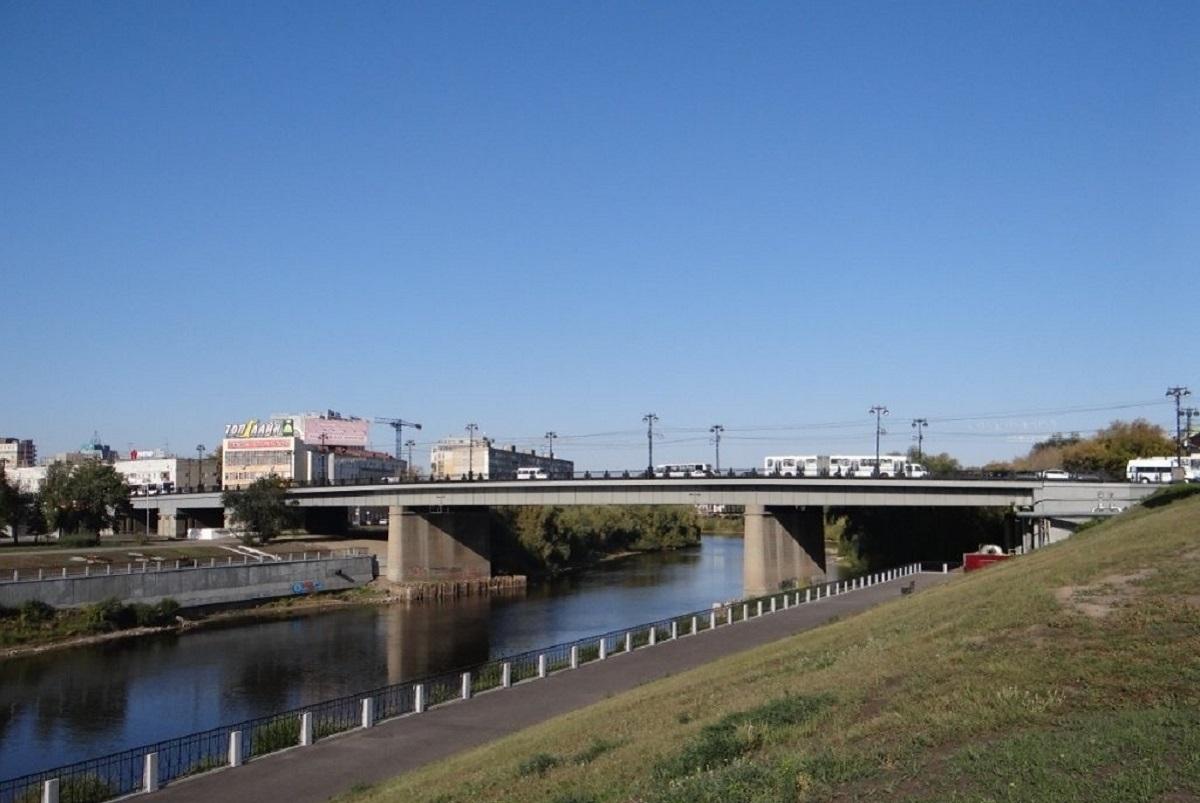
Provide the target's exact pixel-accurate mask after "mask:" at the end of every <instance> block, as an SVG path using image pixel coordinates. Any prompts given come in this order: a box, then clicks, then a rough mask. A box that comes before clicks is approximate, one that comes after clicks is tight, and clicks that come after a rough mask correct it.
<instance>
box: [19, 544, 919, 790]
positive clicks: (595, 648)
mask: <svg viewBox="0 0 1200 803" xmlns="http://www.w3.org/2000/svg"><path fill="white" fill-rule="evenodd" d="M921 571H939V572H940V571H942V564H917V563H914V564H909V565H907V566H903V567H899V568H896V569H891V570H887V571H882V572H876V573H874V574H870V575H867V576H864V577H859V578H854V579H851V580H834V581H829V582H824V583H818V584H816V585H810V586H805V587H802V588H801V587H792V588H785V589H781V590H779V591H776V592H773V593H770V594H766V595H763V596H758V597H750V598H744V599H739V600H733V601H727V602H722V603H716V604H714V605H712V606H711V607H708V608H702V609H698V610H694V611H689V612H686V613H682V614H677V615H674V616H669V617H666V618H663V619H658V620H656V621H652V622H645V623H642V624H638V625H634V626H632V627H626V628H620V629H617V630H611V631H609V632H607V633H602V634H598V635H592V636H587V637H584V638H580V639H576V640H574V641H567V642H562V643H560V644H554V645H551V646H549V647H540V648H537V649H532V650H526V651H523V652H519V653H514V654H510V655H506V656H503V657H500V658H496V659H494V660H490V661H487V662H485V663H482V664H476V665H471V666H467V667H462V668H459V669H456V670H453V671H448V672H443V673H440V674H437V675H433V676H429V677H424V678H420V679H417V680H411V681H406V682H403V683H397V684H392V685H388V686H381V687H377V688H374V689H368V690H365V691H362V692H358V693H355V694H348V695H343V696H341V697H336V698H333V699H329V700H323V701H319V702H315V703H312V704H309V705H304V706H299V707H296V708H292V709H289V710H287V711H283V712H280V713H277V714H272V715H269V716H264V717H257V718H255V719H249V720H244V721H241V722H236V723H232V724H229V725H223V726H221V727H217V728H212V729H209V730H205V731H200V732H197V733H191V734H188V735H185V736H180V737H177V738H173V739H166V740H163V741H159V742H154V743H151V744H145V745H141V746H138V747H133V748H129V749H127V750H122V751H120V752H117V753H112V754H110V755H107V756H102V757H99V758H94V759H89V760H86V761H79V762H75V763H73V764H68V765H65V766H61V767H55V768H53V769H48V770H44V771H41V772H36V773H31V774H28V775H23V776H21V777H18V778H12V779H9V780H4V781H0V803H24V801H36V800H41V799H44V798H43V796H44V795H48V796H49V799H52V800H57V801H62V803H67V801H81V800H87V801H89V802H90V803H99V802H100V801H105V800H111V799H113V798H117V797H123V796H126V795H130V794H136V793H139V792H148V791H154V790H155V789H158V788H159V787H160V786H162V785H164V784H168V783H171V782H173V781H178V780H180V779H183V778H186V777H188V776H191V775H196V774H198V773H201V772H207V771H209V770H215V769H218V768H222V767H229V766H239V765H241V764H242V763H245V762H246V761H250V760H253V759H256V758H259V757H261V756H265V755H268V754H270V753H275V752H278V751H280V750H285V749H288V748H291V747H296V746H298V745H308V744H312V743H314V742H315V741H319V740H321V739H325V738H329V737H331V736H334V735H335V734H338V733H344V732H347V731H350V730H354V729H356V728H362V727H371V726H372V725H374V724H375V723H377V722H379V721H382V720H386V719H392V718H394V717H399V716H405V715H409V714H417V713H420V712H422V711H425V710H427V709H429V708H432V707H436V706H439V705H444V704H447V703H451V702H454V701H457V700H462V699H466V698H469V697H471V696H474V695H475V694H479V693H482V692H486V691H490V690H493V689H501V688H506V687H508V686H511V685H515V684H517V683H522V682H527V681H534V680H537V679H538V678H541V677H545V676H547V675H549V674H552V673H555V672H561V671H570V670H572V669H576V668H578V667H579V666H582V665H584V664H587V663H591V662H594V661H603V660H609V659H612V658H615V657H617V656H620V655H622V654H625V653H629V652H632V651H634V650H638V649H642V648H644V647H648V646H653V645H657V644H662V643H664V642H667V641H671V640H674V639H678V638H684V637H689V636H693V635H696V634H700V633H703V632H706V631H709V630H712V629H714V628H720V627H725V626H728V625H731V624H734V623H739V622H745V621H749V620H752V619H756V618H758V617H760V616H764V615H769V614H771V613H773V612H776V611H781V610H786V609H787V608H791V607H795V606H798V605H804V604H808V603H815V602H818V601H820V600H823V599H827V598H829V597H833V596H838V595H840V594H845V593H852V592H855V591H858V590H861V589H866V588H870V587H873V586H876V585H879V584H881V583H885V582H889V581H891V580H896V579H900V578H902V577H907V576H910V575H914V574H917V573H918V572H921ZM50 787H53V789H54V792H53V794H51V793H50V792H49V791H48V790H49V788H50Z"/></svg>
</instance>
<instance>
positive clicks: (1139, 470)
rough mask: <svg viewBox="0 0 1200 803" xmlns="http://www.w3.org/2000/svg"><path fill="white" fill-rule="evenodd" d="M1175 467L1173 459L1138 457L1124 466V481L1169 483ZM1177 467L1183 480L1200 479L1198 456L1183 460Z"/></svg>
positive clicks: (1193, 480)
mask: <svg viewBox="0 0 1200 803" xmlns="http://www.w3.org/2000/svg"><path fill="white" fill-rule="evenodd" d="M1175 466H1176V458H1174V457H1139V458H1135V459H1133V460H1130V461H1129V462H1128V463H1126V464H1125V479H1126V480H1128V481H1129V482H1170V481H1171V479H1172V477H1173V474H1174V471H1175ZM1179 466H1180V467H1181V468H1182V469H1183V478H1184V479H1185V480H1186V481H1188V482H1195V481H1196V479H1197V477H1200V455H1192V456H1190V457H1185V458H1183V460H1182V462H1180V463H1179Z"/></svg>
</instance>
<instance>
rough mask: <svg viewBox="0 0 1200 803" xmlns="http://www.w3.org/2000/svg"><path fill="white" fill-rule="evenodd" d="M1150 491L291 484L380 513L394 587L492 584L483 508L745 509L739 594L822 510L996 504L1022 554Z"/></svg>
mask: <svg viewBox="0 0 1200 803" xmlns="http://www.w3.org/2000/svg"><path fill="white" fill-rule="evenodd" d="M1153 490H1154V488H1153V486H1150V485H1134V484H1127V483H1101V482H1069V481H1044V480H1041V479H1027V480H1021V479H1016V480H986V479H979V480H975V479H935V480H930V479H899V478H898V479H856V478H832V477H811V478H807V477H771V476H749V477H747V476H734V477H703V478H683V479H675V478H644V477H640V478H626V477H615V478H614V477H611V476H605V477H595V478H588V479H570V480H521V481H518V480H486V481H481V480H475V481H463V480H458V481H444V482H438V481H432V482H431V481H421V482H407V483H385V484H377V485H325V486H313V487H295V488H291V489H289V491H288V498H289V501H290V503H291V504H293V505H295V506H296V507H298V508H300V509H302V510H304V511H305V513H306V515H307V517H308V518H309V520H310V522H317V526H320V524H319V523H320V522H321V521H322V520H324V521H331V522H332V521H337V520H341V521H345V519H346V513H347V510H348V509H349V508H352V507H369V506H386V507H387V508H388V511H389V512H388V550H387V567H386V568H387V578H388V579H389V580H391V581H393V582H420V581H441V580H460V579H483V578H487V577H490V576H491V538H490V534H489V528H488V509H489V508H492V507H502V506H515V505H554V506H569V505H700V504H704V505H737V506H741V507H744V508H745V512H746V518H745V522H746V531H745V539H746V541H745V558H744V561H745V562H744V566H743V582H744V585H745V591H746V593H747V594H760V593H767V592H769V591H773V590H777V589H778V588H780V586H781V585H782V584H785V583H788V582H792V581H801V580H811V579H812V578H814V577H817V576H819V575H822V574H824V573H825V571H826V565H825V544H824V517H823V512H824V508H826V507H1000V508H1004V509H1007V510H1011V511H1012V512H1013V513H1014V518H1016V519H1018V520H1025V521H1027V522H1029V523H1028V524H1027V525H1025V529H1027V530H1028V531H1027V532H1025V533H1024V534H1023V536H1022V538H1023V542H1024V545H1025V546H1027V547H1035V546H1040V545H1042V544H1044V543H1048V542H1050V541H1054V540H1058V539H1059V538H1063V537H1066V535H1067V534H1069V533H1070V531H1071V530H1072V529H1074V527H1076V526H1078V524H1079V523H1080V522H1082V521H1085V520H1088V519H1092V518H1097V517H1104V516H1110V515H1114V514H1116V513H1119V512H1120V511H1121V510H1123V509H1124V508H1126V507H1128V506H1129V505H1132V504H1135V503H1136V502H1138V501H1140V500H1141V499H1142V498H1143V497H1145V496H1146V495H1148V494H1149V493H1151V492H1152V491H1153ZM131 503H132V505H133V507H134V509H135V510H146V511H149V510H152V509H157V511H158V514H159V528H158V532H159V534H160V535H172V536H180V535H183V532H184V530H185V528H186V524H187V522H188V520H189V519H190V520H193V521H196V522H198V523H199V522H203V523H206V524H209V525H210V526H220V523H221V522H220V521H216V520H217V519H223V516H224V511H223V508H222V504H221V494H220V493H219V492H209V493H174V494H168V495H164V496H151V497H134V498H133V499H132V500H131Z"/></svg>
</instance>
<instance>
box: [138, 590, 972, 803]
mask: <svg viewBox="0 0 1200 803" xmlns="http://www.w3.org/2000/svg"><path fill="white" fill-rule="evenodd" d="M947 579H949V576H947V575H942V574H919V575H915V576H914V577H908V578H904V579H901V580H893V581H891V582H887V583H881V584H879V585H876V586H873V587H871V588H866V589H861V590H857V591H851V592H848V593H845V594H841V595H838V596H834V597H828V598H823V599H821V600H819V601H816V602H810V603H806V604H801V605H799V606H793V607H790V608H788V609H786V610H782V609H781V610H779V611H777V612H775V613H773V614H764V615H763V616H761V617H756V618H751V619H749V620H747V621H744V622H737V623H735V624H733V625H721V626H719V627H717V628H716V629H715V630H705V631H701V632H700V633H698V634H697V635H695V636H685V637H681V638H678V639H675V640H671V641H665V642H659V643H658V644H657V645H656V646H654V647H643V648H640V649H637V650H634V651H633V652H632V653H629V654H618V655H614V656H611V657H609V658H607V659H606V660H603V661H592V662H589V663H587V664H584V665H582V666H580V667H579V668H578V669H575V670H566V671H562V672H558V673H555V674H553V675H550V676H548V677H546V678H543V679H535V680H529V681H525V682H523V683H519V684H517V685H516V686H513V687H512V688H510V689H497V690H493V691H489V692H486V693H483V694H480V695H479V696H477V697H474V698H472V699H470V700H464V701H459V702H454V703H448V704H446V705H442V706H439V707H437V708H432V709H430V710H428V711H426V712H425V713H422V714H409V715H407V716H403V717H398V718H396V719H392V720H389V721H387V722H382V723H379V724H378V725H376V726H375V727H373V728H363V729H358V730H355V731H351V732H349V733H346V734H341V735H338V736H334V737H330V738H328V739H324V740H321V741H318V742H317V743H316V744H314V745H312V746H309V747H297V748H293V749H291V750H287V751H284V752H282V753H277V754H274V755H270V756H264V757H262V758H259V759H256V760H254V761H251V762H249V763H247V764H245V765H243V766H241V767H237V768H235V769H226V770H220V771H215V772H210V773H206V774H204V775H198V776H195V777H193V778H189V779H185V780H182V781H176V782H175V783H173V784H172V785H170V786H167V787H165V788H164V789H161V790H160V791H158V792H155V793H153V794H152V795H150V796H149V799H152V800H154V801H156V802H157V801H163V803H167V802H168V801H169V802H170V803H208V802H209V801H216V800H219V801H266V800H286V801H288V803H320V802H321V801H326V800H328V799H329V798H330V797H333V796H334V795H337V794H340V793H342V792H346V791H348V790H349V789H350V788H351V787H353V786H355V785H356V784H373V783H376V782H379V781H383V780H386V779H388V778H392V777H395V776H397V775H401V774H403V773H405V772H408V771H409V770H412V769H415V768H417V767H420V766H423V765H425V764H429V763H431V762H434V761H438V760H440V759H443V758H446V757H448V756H451V755H454V754H455V753H458V752H461V751H463V750H469V749H471V748H473V747H478V746H479V745H483V744H487V743H488V742H491V741H494V740H496V739H499V738H502V737H504V736H507V735H509V734H512V733H516V732H517V731H519V730H522V729H524V728H527V727H529V726H531V725H536V724H538V723H539V722H545V721H546V720H548V719H551V718H553V717H556V716H558V715H560V714H565V713H567V712H570V711H575V710H578V709H580V708H584V707H586V706H589V705H592V704H593V703H597V702H600V701H601V700H604V699H605V698H607V697H611V696H613V695H614V694H619V693H621V692H624V691H628V690H630V689H633V688H635V687H637V686H641V685H643V684H646V683H650V682H652V681H655V680H659V679H661V678H665V677H668V676H670V675H677V674H679V673H680V672H685V671H687V670H689V669H693V668H695V667H698V666H702V665H703V664H706V663H709V662H711V661H714V660H717V659H719V658H723V657H725V656H727V655H734V654H736V653H739V652H743V651H745V650H749V649H752V648H754V647H758V646H761V645H763V644H769V643H771V642H774V641H778V640H779V639H783V638H787V637H788V636H793V635H795V634H797V633H802V632H804V631H806V630H811V629H812V628H815V627H819V626H821V625H823V624H825V623H827V622H829V621H830V620H831V619H835V618H841V617H845V616H848V615H851V614H855V613H858V612H860V611H864V610H866V609H868V608H871V607H874V606H875V605H878V604H880V603H882V602H887V601H891V600H894V599H897V598H899V597H900V587H901V586H902V585H906V584H907V583H908V582H909V581H910V580H915V581H916V589H917V590H918V591H919V590H921V589H923V588H928V587H930V586H932V585H937V584H940V583H943V582H945V581H946V580H947Z"/></svg>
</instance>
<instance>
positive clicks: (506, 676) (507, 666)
mask: <svg viewBox="0 0 1200 803" xmlns="http://www.w3.org/2000/svg"><path fill="white" fill-rule="evenodd" d="M600 651H601V652H604V647H603V645H602V646H601V648H600ZM601 657H604V656H601ZM511 687H512V664H511V663H509V662H508V661H505V662H504V663H503V664H501V665H500V688H502V689H507V688H511Z"/></svg>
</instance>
